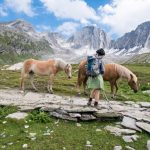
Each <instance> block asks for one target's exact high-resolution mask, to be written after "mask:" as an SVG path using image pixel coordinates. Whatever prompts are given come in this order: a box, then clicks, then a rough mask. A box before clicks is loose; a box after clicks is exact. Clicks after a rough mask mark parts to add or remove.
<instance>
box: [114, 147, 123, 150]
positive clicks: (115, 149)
mask: <svg viewBox="0 0 150 150" xmlns="http://www.w3.org/2000/svg"><path fill="white" fill-rule="evenodd" d="M114 150H122V146H115V147H114Z"/></svg>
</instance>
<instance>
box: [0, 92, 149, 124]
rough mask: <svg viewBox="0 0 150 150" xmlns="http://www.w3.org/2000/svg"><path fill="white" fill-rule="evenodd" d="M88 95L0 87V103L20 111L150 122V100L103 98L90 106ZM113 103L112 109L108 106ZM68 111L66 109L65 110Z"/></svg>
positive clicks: (63, 117)
mask: <svg viewBox="0 0 150 150" xmlns="http://www.w3.org/2000/svg"><path fill="white" fill-rule="evenodd" d="M87 101H88V99H87V98H81V97H75V96H59V95H55V94H49V93H37V92H31V91H29V92H28V91H26V92H25V93H24V92H22V91H20V90H17V89H7V90H5V89H0V105H14V106H18V107H19V109H20V111H23V112H28V111H32V110H34V109H40V110H43V111H47V112H49V113H50V114H51V115H52V116H55V117H57V118H62V119H68V120H75V121H76V120H78V119H80V120H95V119H97V120H101V119H103V118H106V119H108V120H109V119H111V120H112V119H114V118H115V119H116V118H117V119H119V120H122V116H129V117H130V118H134V119H136V120H138V121H146V122H150V111H149V108H148V107H147V105H149V103H144V104H143V103H135V102H132V101H126V102H125V103H124V102H120V101H109V103H108V102H107V101H104V100H101V101H100V102H99V105H98V107H97V108H95V107H93V106H90V107H89V106H87ZM109 105H110V106H111V109H110V108H109ZM64 112H65V113H64Z"/></svg>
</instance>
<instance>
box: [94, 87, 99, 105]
mask: <svg viewBox="0 0 150 150" xmlns="http://www.w3.org/2000/svg"><path fill="white" fill-rule="evenodd" d="M99 95H100V90H95V102H94V106H95V107H97V106H98V101H99Z"/></svg>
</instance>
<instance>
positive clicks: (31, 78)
mask: <svg viewBox="0 0 150 150" xmlns="http://www.w3.org/2000/svg"><path fill="white" fill-rule="evenodd" d="M33 81H34V76H33V75H30V82H31V85H32V87H33V89H34V90H35V91H38V89H37V88H36V87H35V85H34V82H33Z"/></svg>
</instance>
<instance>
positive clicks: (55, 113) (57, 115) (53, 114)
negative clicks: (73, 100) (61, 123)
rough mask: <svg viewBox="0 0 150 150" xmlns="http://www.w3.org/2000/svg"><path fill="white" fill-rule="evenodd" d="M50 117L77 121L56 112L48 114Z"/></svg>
mask: <svg viewBox="0 0 150 150" xmlns="http://www.w3.org/2000/svg"><path fill="white" fill-rule="evenodd" d="M50 116H53V117H56V118H61V119H65V120H72V121H77V118H72V117H70V116H69V115H66V114H64V115H63V114H59V113H57V112H50Z"/></svg>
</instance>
